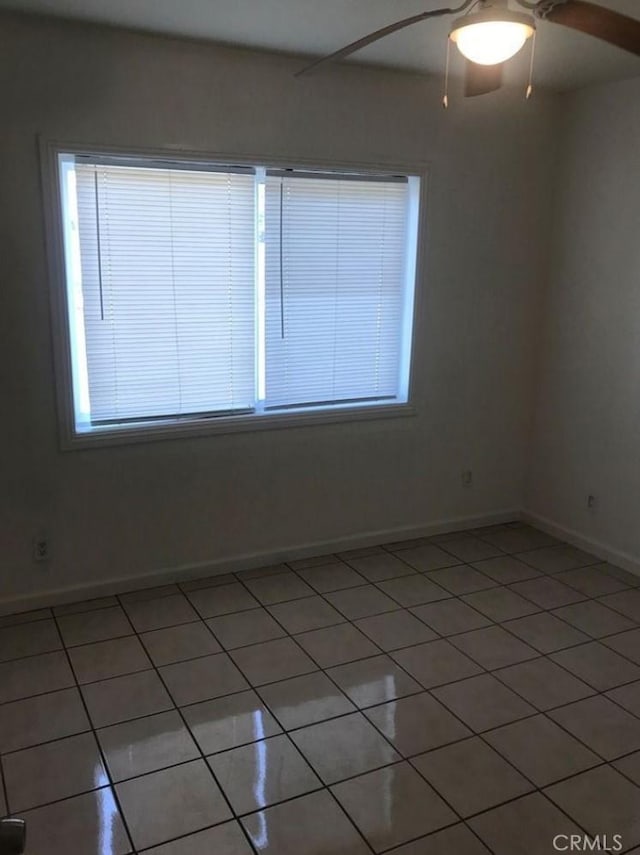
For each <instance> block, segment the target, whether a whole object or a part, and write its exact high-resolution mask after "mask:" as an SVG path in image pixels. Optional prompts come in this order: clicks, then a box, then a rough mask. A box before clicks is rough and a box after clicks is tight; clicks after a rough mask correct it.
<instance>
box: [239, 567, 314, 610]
mask: <svg viewBox="0 0 640 855" xmlns="http://www.w3.org/2000/svg"><path fill="white" fill-rule="evenodd" d="M242 579H243V581H244V584H245V585H246V586H247V588H248V589H249V590H250V591H251V593H252V594H253V595H254V597H256V598H257V599H258V600H259V601H260V602H261V603H262V604H263V605H265V606H270V605H274V604H275V603H284V602H286V601H287V600H297V599H300V598H301V597H311V596H313V594H315V591H314V590H313V588H310V587H309V585H307V583H306V582H304V581H303V580H302V579H301V578H300V577H299V576H297V575H296V574H295V573H291V572H287V573H276V574H275V575H273V576H263V577H262V578H258V579H255V578H254V579H250V578H246V577H245V576H244V575H243V577H242Z"/></svg>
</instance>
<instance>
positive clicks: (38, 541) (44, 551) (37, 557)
mask: <svg viewBox="0 0 640 855" xmlns="http://www.w3.org/2000/svg"><path fill="white" fill-rule="evenodd" d="M50 558H51V544H50V543H49V540H48V538H47V537H45V536H44V535H39V536H38V537H34V538H33V560H34V561H38V562H42V561H49V559H50Z"/></svg>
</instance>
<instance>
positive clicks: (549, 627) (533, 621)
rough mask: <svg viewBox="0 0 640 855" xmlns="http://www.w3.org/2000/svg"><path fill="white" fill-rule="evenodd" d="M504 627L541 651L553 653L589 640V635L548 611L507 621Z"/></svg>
mask: <svg viewBox="0 0 640 855" xmlns="http://www.w3.org/2000/svg"><path fill="white" fill-rule="evenodd" d="M504 628H505V629H508V630H509V632H512V633H513V634H514V635H517V636H518V638H521V639H522V640H523V641H526V642H527V644H530V645H531V647H535V649H536V650H539V651H540V653H553V652H554V651H556V650H563V649H564V648H566V647H574V646H575V645H576V644H582V643H584V642H585V641H589V636H588V635H585V634H584V633H583V632H580V631H579V630H577V629H575V628H574V627H573V626H570V625H569V624H568V623H565V622H564V621H563V620H560V618H557V617H554V616H553V615H551V614H549V613H548V612H540V614H537V615H529V616H528V617H524V618H518V619H517V620H510V621H507V622H506V623H505V624H504Z"/></svg>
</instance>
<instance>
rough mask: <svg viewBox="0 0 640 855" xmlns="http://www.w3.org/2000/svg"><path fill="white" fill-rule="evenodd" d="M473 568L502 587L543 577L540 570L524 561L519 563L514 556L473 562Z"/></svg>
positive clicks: (502, 556)
mask: <svg viewBox="0 0 640 855" xmlns="http://www.w3.org/2000/svg"><path fill="white" fill-rule="evenodd" d="M471 564H472V566H473V567H475V568H476V570H480V572H481V573H484V575H485V576H489V578H490V579H493V580H494V581H495V582H499V583H500V584H501V585H512V584H513V583H514V582H522V581H524V580H525V579H534V578H535V577H536V576H540V575H541V571H540V570H536V569H535V567H530V566H529V565H528V564H525V563H524V561H518V559H517V558H514V557H513V556H512V555H501V556H500V557H499V558H487V559H486V560H485V561H472V562H471Z"/></svg>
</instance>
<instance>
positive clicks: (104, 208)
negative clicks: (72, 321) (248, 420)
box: [76, 163, 255, 422]
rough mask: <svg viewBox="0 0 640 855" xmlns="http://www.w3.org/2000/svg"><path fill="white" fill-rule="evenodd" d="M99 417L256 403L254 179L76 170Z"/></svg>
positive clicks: (113, 168)
mask: <svg viewBox="0 0 640 855" xmlns="http://www.w3.org/2000/svg"><path fill="white" fill-rule="evenodd" d="M76 186H77V197H78V198H77V202H78V218H79V242H80V255H81V268H82V292H83V300H84V321H85V335H86V352H87V369H88V378H89V397H90V402H91V418H92V421H95V422H117V421H118V420H123V421H124V420H129V419H135V418H140V419H145V418H154V417H162V416H181V415H185V414H189V413H202V412H216V411H221V412H223V411H225V412H226V411H234V410H246V409H251V408H252V407H253V405H254V388H255V381H254V363H255V354H254V339H255V329H254V323H255V322H254V315H255V307H254V278H255V270H254V254H255V253H254V221H255V209H254V204H255V203H254V178H253V175H251V174H242V173H222V172H209V171H192V172H189V171H186V170H183V169H171V168H166V169H163V168H155V167H154V168H147V167H144V166H120V165H109V164H97V165H89V164H83V163H77V164H76Z"/></svg>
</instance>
